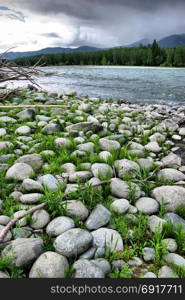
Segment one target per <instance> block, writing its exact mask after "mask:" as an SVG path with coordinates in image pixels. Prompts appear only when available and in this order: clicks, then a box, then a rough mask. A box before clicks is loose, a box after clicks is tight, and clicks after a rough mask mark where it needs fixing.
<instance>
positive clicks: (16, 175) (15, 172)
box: [6, 163, 34, 181]
mask: <svg viewBox="0 0 185 300" xmlns="http://www.w3.org/2000/svg"><path fill="white" fill-rule="evenodd" d="M32 174H34V171H33V169H32V167H31V166H29V165H27V164H25V163H16V164H15V165H13V166H12V167H11V168H10V169H8V171H7V173H6V179H12V180H18V181H22V180H24V179H25V178H29V177H30V176H31V175H32Z"/></svg>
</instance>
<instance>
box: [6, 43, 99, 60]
mask: <svg viewBox="0 0 185 300" xmlns="http://www.w3.org/2000/svg"><path fill="white" fill-rule="evenodd" d="M98 50H101V49H100V48H95V47H89V46H81V47H78V48H61V47H53V48H52V47H50V48H45V49H41V50H37V51H28V52H8V53H6V54H5V55H3V57H5V58H9V59H16V58H19V57H25V56H34V55H42V54H56V53H72V52H95V51H98Z"/></svg>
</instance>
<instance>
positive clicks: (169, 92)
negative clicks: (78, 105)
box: [9, 66, 185, 105]
mask: <svg viewBox="0 0 185 300" xmlns="http://www.w3.org/2000/svg"><path fill="white" fill-rule="evenodd" d="M42 69H43V70H44V71H45V72H52V73H53V72H54V74H53V75H50V76H49V75H48V76H39V77H38V78H37V81H38V83H39V84H40V85H41V86H42V87H43V88H44V89H46V90H48V91H52V92H58V93H62V92H70V91H74V90H75V91H76V92H77V93H78V94H82V95H89V96H91V97H101V98H113V99H126V100H128V101H129V102H133V103H140V104H150V103H160V104H168V105H183V104H184V105H185V68H184V69H181V68H179V69H178V68H155V67H149V68H148V67H112V66H111V67H104V66H101V67H100V66H97V67H96V66H57V67H44V68H42ZM25 84H26V82H25V81H24V82H15V83H10V84H9V86H11V87H13V86H17V85H21V86H22V85H25Z"/></svg>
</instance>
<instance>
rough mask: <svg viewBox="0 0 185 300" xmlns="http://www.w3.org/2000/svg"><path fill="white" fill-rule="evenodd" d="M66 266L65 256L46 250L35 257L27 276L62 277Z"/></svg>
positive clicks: (67, 266)
mask: <svg viewBox="0 0 185 300" xmlns="http://www.w3.org/2000/svg"><path fill="white" fill-rule="evenodd" d="M68 268H69V264H68V261H67V259H66V257H64V256H62V255H60V254H58V253H55V252H51V251H48V252H45V253H43V254H41V255H40V256H39V258H37V260H36V261H35V263H34V264H33V266H32V268H31V270H30V273H29V278H64V277H66V271H67V270H68Z"/></svg>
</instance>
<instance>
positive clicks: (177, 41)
mask: <svg viewBox="0 0 185 300" xmlns="http://www.w3.org/2000/svg"><path fill="white" fill-rule="evenodd" d="M152 42H153V40H151V39H149V38H144V39H141V40H139V41H136V42H134V43H131V44H125V45H123V46H118V47H109V48H96V47H91V46H86V45H84V46H80V47H78V48H62V47H47V48H44V49H40V50H35V51H27V52H26V51H25V52H7V53H6V54H4V55H3V57H5V58H8V59H16V58H20V57H29V56H35V55H42V54H56V53H73V52H95V51H100V50H106V49H114V48H124V47H127V48H133V47H139V46H140V45H141V44H142V45H143V46H147V45H148V44H151V43H152ZM157 43H158V44H159V46H160V47H164V48H174V47H178V46H185V33H183V34H172V35H169V36H166V37H164V38H162V39H160V40H157Z"/></svg>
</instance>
